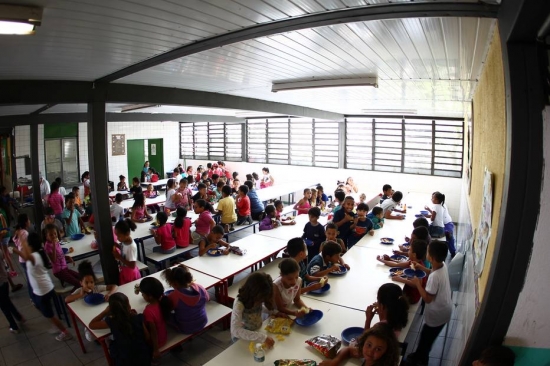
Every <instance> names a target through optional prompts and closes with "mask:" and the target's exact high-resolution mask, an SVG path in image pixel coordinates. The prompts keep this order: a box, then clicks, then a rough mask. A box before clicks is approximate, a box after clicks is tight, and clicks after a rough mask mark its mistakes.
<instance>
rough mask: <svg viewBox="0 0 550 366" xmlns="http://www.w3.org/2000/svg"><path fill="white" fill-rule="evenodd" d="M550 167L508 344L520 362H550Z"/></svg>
mask: <svg viewBox="0 0 550 366" xmlns="http://www.w3.org/2000/svg"><path fill="white" fill-rule="evenodd" d="M549 123H550V107H547V109H546V111H545V113H544V132H543V133H544V136H543V141H544V145H543V146H544V160H545V161H550V127H549V126H548V124H549ZM549 237H550V170H549V169H545V171H544V177H543V184H542V191H541V206H540V212H539V219H538V222H537V229H536V231H535V235H534V238H533V251H532V253H531V261H530V263H529V268H528V270H527V276H526V278H525V284H524V287H523V290H522V291H521V294H520V296H519V299H518V302H517V305H516V310H515V312H514V316H513V317H512V321H511V323H510V327H509V328H508V333H507V335H506V340H505V344H506V345H509V346H513V349H514V352H516V355H517V357H518V360H517V361H518V362H516V364H517V365H550V337H549V336H548V335H549V334H550V307H549V306H548V304H550V282H548V279H550V266H548V258H550V246H549V245H548V238H549Z"/></svg>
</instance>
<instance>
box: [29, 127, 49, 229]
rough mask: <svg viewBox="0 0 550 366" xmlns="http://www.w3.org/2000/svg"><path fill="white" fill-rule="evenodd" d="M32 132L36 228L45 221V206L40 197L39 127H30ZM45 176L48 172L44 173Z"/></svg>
mask: <svg viewBox="0 0 550 366" xmlns="http://www.w3.org/2000/svg"><path fill="white" fill-rule="evenodd" d="M30 132H31V141H30V143H31V146H30V148H31V180H32V197H33V200H34V217H33V218H31V219H32V220H34V224H35V226H36V227H39V226H38V225H40V223H41V222H42V220H43V219H44V205H43V204H42V196H41V195H40V164H39V160H38V155H39V150H38V125H36V126H31V127H30ZM42 173H44V175H45V174H46V172H42Z"/></svg>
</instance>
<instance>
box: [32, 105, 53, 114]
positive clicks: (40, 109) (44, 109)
mask: <svg viewBox="0 0 550 366" xmlns="http://www.w3.org/2000/svg"><path fill="white" fill-rule="evenodd" d="M56 105H57V104H46V105H45V106H42V107H40V108H38V109H37V110H36V111H34V112H31V113H30V114H31V115H35V114H40V113H42V112H45V111H47V110H48V109H50V108H51V107H54V106H56Z"/></svg>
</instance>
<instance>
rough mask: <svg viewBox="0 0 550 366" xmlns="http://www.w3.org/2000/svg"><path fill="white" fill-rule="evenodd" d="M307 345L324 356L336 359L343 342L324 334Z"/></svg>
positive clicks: (309, 340) (309, 341) (312, 339)
mask: <svg viewBox="0 0 550 366" xmlns="http://www.w3.org/2000/svg"><path fill="white" fill-rule="evenodd" d="M306 343H307V344H308V345H310V346H311V347H313V348H315V349H316V350H317V351H319V352H320V353H321V354H322V355H323V356H325V357H328V358H334V357H336V353H338V349H340V346H341V344H342V341H340V339H339V338H336V337H333V336H331V335H326V334H323V335H320V336H317V337H313V338H311V339H308V340H307V341H306Z"/></svg>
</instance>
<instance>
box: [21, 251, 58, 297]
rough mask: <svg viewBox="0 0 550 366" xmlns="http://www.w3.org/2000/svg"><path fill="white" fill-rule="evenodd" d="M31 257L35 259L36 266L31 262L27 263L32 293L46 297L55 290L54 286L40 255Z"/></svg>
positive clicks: (36, 254)
mask: <svg viewBox="0 0 550 366" xmlns="http://www.w3.org/2000/svg"><path fill="white" fill-rule="evenodd" d="M31 255H32V256H33V257H34V265H33V264H32V262H31V261H30V260H29V261H27V278H28V279H29V283H30V284H31V288H32V292H33V293H34V294H35V295H36V296H44V295H46V294H47V293H48V292H50V291H51V290H53V288H54V285H53V282H52V279H51V278H50V274H49V273H48V269H47V268H46V267H45V266H44V261H43V260H42V256H41V255H40V253H37V252H34V253H32V254H31Z"/></svg>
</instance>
